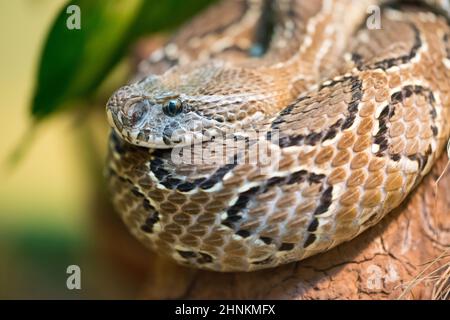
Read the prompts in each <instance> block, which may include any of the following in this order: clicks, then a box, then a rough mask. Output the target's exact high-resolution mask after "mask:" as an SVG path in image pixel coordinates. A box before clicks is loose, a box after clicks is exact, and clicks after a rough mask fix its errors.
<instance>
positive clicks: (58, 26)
mask: <svg viewBox="0 0 450 320" xmlns="http://www.w3.org/2000/svg"><path fill="white" fill-rule="evenodd" d="M212 1H213V0H164V1H161V0H105V1H92V0H76V1H75V0H74V1H69V2H68V3H67V5H65V6H63V7H62V8H61V11H60V12H59V14H58V16H57V17H56V19H55V20H54V23H53V25H52V27H51V28H50V31H49V33H48V36H47V39H46V41H45V44H44V47H43V50H42V54H41V59H40V62H39V67H38V72H37V76H36V84H35V90H34V94H33V98H32V103H31V113H32V116H33V118H34V119H36V120H41V119H43V118H45V117H47V116H48V115H50V114H53V113H54V112H55V111H59V110H64V109H67V108H68V106H69V105H73V104H71V102H74V101H78V100H82V101H83V100H86V99H89V97H90V96H91V95H92V94H93V93H94V92H95V90H96V89H97V88H98V87H99V85H100V84H101V83H102V81H103V80H104V79H105V78H106V77H107V75H108V74H109V73H110V71H111V70H112V69H113V67H114V66H115V65H116V64H117V63H118V62H119V61H120V59H121V58H122V57H123V56H124V55H125V54H126V53H127V50H128V48H129V46H130V45H131V44H132V43H133V42H134V41H135V40H136V39H137V38H138V37H140V36H143V35H147V34H151V33H154V32H161V31H166V30H169V29H171V28H174V27H176V26H178V25H179V24H181V23H183V22H184V21H185V20H187V19H188V18H189V17H191V16H192V15H193V14H195V13H196V12H198V11H199V10H201V9H202V8H204V7H205V6H206V5H207V4H209V3H211V2H212ZM71 5H77V6H78V7H79V8H80V12H81V28H80V29H79V30H78V29H73V30H71V29H69V28H68V27H67V25H66V22H67V19H68V18H69V17H70V16H71V15H72V14H73V13H72V12H69V13H68V12H67V11H66V10H67V8H68V7H69V6H71Z"/></svg>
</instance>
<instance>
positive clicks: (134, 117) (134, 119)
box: [123, 100, 150, 128]
mask: <svg viewBox="0 0 450 320" xmlns="http://www.w3.org/2000/svg"><path fill="white" fill-rule="evenodd" d="M149 110H150V103H149V101H148V100H141V101H138V102H136V103H133V104H131V105H130V106H129V107H128V109H126V110H125V117H124V119H123V121H124V125H125V126H127V127H131V128H136V127H139V126H140V125H141V124H142V123H143V122H144V120H145V116H146V115H147V114H148V112H149Z"/></svg>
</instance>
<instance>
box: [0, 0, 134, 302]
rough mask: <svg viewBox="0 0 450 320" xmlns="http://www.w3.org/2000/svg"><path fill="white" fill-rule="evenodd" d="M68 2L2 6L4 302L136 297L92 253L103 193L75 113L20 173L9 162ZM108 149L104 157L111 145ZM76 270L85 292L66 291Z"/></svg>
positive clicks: (47, 133) (44, 137) (40, 143)
mask: <svg viewBox="0 0 450 320" xmlns="http://www.w3.org/2000/svg"><path fill="white" fill-rule="evenodd" d="M64 3H65V1H62V0H20V1H6V0H0V43H1V50H0V52H1V59H0V70H1V71H0V88H1V99H0V101H1V106H0V133H1V139H0V181H1V183H0V298H116V297H118V298H124V297H125V298H127V297H129V296H128V294H129V292H127V291H126V290H124V288H123V286H122V285H121V284H120V280H118V279H115V278H112V277H114V275H111V273H112V271H111V270H109V267H108V264H107V263H106V262H103V263H104V264H103V265H102V262H101V261H100V262H98V261H95V257H96V255H95V252H92V248H91V247H90V244H91V241H92V239H91V238H92V235H91V233H92V232H91V230H90V224H89V220H90V216H89V215H90V211H89V208H90V207H92V200H93V199H92V198H93V196H95V186H94V185H93V183H92V177H90V176H89V175H90V174H91V173H92V172H91V171H89V169H88V168H87V165H86V160H85V156H86V155H85V154H83V153H86V150H85V149H83V147H82V141H81V140H82V134H80V130H79V125H78V124H77V123H76V121H74V116H73V114H58V115H56V116H53V117H51V118H50V119H48V120H46V121H45V122H44V123H43V124H42V125H41V126H40V127H39V129H38V130H37V132H36V133H35V135H34V139H33V140H32V143H31V144H30V147H29V148H28V150H27V152H26V153H25V155H24V157H23V159H22V160H21V161H20V162H19V163H18V164H17V165H15V166H12V167H11V166H10V165H9V164H8V161H7V159H8V157H9V156H10V155H11V153H12V152H13V151H14V150H15V149H16V148H17V146H18V145H19V144H20V143H22V142H23V139H28V136H27V135H30V133H31V130H30V128H31V118H30V112H29V109H30V106H29V101H30V99H31V94H32V90H33V87H34V77H35V73H36V70H37V65H38V60H39V56H40V51H41V47H42V45H43V41H44V40H45V36H46V33H47V31H48V29H49V28H50V26H51V23H52V21H53V19H54V18H55V15H56V14H57V12H58V11H59V10H61V8H62V6H63V5H64ZM55 90H57V88H55ZM102 121H103V119H99V122H102ZM101 130H104V128H103V129H101ZM105 133H106V130H105ZM105 136H106V134H105ZM105 139H106V137H105ZM105 141H106V140H105ZM99 145H101V144H99ZM100 149H101V150H98V151H99V152H100V154H101V155H104V151H105V150H104V149H106V144H103V145H101V147H100ZM83 159H84V161H83ZM99 174H101V172H99ZM91 211H92V209H91ZM93 257H94V259H92V258H93ZM70 264H76V265H80V267H81V270H82V275H83V277H82V290H81V291H78V292H75V291H69V290H67V288H66V282H65V281H66V278H67V276H68V275H67V274H66V267H67V266H68V265H70ZM84 279H87V280H86V281H84Z"/></svg>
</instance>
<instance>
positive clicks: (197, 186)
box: [107, 0, 450, 271]
mask: <svg viewBox="0 0 450 320" xmlns="http://www.w3.org/2000/svg"><path fill="white" fill-rule="evenodd" d="M372 3H375V1H356V2H353V1H351V0H348V1H346V0H342V1H323V3H322V2H321V1H317V2H312V1H280V2H279V3H278V7H277V8H278V9H277V10H276V12H277V13H278V15H279V16H280V20H281V22H280V24H277V25H276V27H275V34H274V37H273V39H272V42H271V44H270V47H269V49H268V51H267V53H266V54H265V55H264V56H263V57H260V58H248V57H245V54H244V52H243V51H242V50H241V49H242V48H244V49H245V50H247V49H248V48H250V47H251V46H250V45H249V43H251V41H255V40H254V39H251V35H252V34H255V33H257V31H258V30H259V28H261V26H258V21H261V19H260V18H257V17H258V14H257V12H259V11H261V8H264V5H263V4H261V3H260V2H258V1H253V2H252V4H251V5H246V6H245V5H242V4H241V2H238V3H237V4H236V3H233V4H226V5H224V4H222V6H225V7H227V6H230V8H235V9H236V8H238V7H240V8H241V9H240V10H244V9H245V10H246V11H242V12H241V14H239V13H238V12H236V13H233V14H231V13H230V14H224V15H223V17H222V18H220V17H218V18H217V20H219V21H216V22H215V23H217V24H216V25H215V24H213V23H212V24H206V26H207V27H206V29H205V30H195V29H193V28H186V29H182V30H186V31H181V32H180V34H179V35H178V36H175V37H174V39H173V40H172V41H171V42H170V43H169V44H168V47H169V49H170V50H169V53H171V54H172V58H173V60H177V59H178V60H177V61H176V62H174V63H175V64H179V66H176V67H173V68H171V69H170V70H169V71H166V72H163V70H164V69H165V68H168V67H170V63H169V65H167V64H168V61H169V60H168V58H167V57H166V54H164V53H161V52H159V53H158V52H157V53H155V54H154V55H153V56H152V57H150V59H149V61H150V62H143V68H142V69H141V74H140V76H141V77H143V76H144V78H143V80H142V81H139V82H136V83H132V84H130V85H128V86H126V87H124V88H121V89H119V90H118V91H117V92H116V93H115V94H114V95H113V97H112V98H111V99H110V101H109V102H108V105H107V114H108V118H109V121H110V123H111V126H112V127H113V128H114V132H113V134H112V136H111V140H110V156H109V161H108V170H107V171H108V179H109V183H110V186H111V190H112V195H113V200H114V203H115V206H116V208H117V210H118V212H119V213H120V214H121V216H122V218H123V220H124V222H125V223H126V225H127V226H128V227H129V229H130V230H131V232H132V233H133V234H134V235H135V236H136V237H137V238H138V239H139V240H140V241H142V242H143V243H144V244H146V245H147V246H148V247H149V248H151V249H153V250H156V251H157V252H159V253H161V254H164V255H167V256H171V257H172V258H173V259H175V260H176V261H178V262H179V263H182V264H184V265H188V266H194V267H198V268H203V269H210V270H216V271H252V270H257V269H262V268H269V267H274V266H277V265H279V264H283V263H288V262H291V261H298V260H301V259H304V258H306V257H308V256H311V255H313V254H317V253H320V252H323V251H325V250H328V249H330V248H332V247H334V246H336V245H338V244H340V243H342V242H343V241H348V240H350V239H353V238H354V237H356V236H357V235H358V234H360V233H361V232H362V231H364V230H365V229H367V228H369V227H370V226H373V225H374V224H376V223H377V222H378V221H379V220H380V219H382V218H383V217H384V216H385V215H386V214H387V213H388V212H390V211H391V210H392V209H393V208H395V207H397V206H398V205H399V204H400V203H401V202H402V201H403V200H404V199H405V197H406V196H407V195H408V194H409V192H410V191H411V190H412V189H413V188H414V187H415V186H416V185H417V184H418V183H419V182H420V180H421V179H422V177H423V176H424V175H425V174H426V173H427V172H428V171H429V170H430V168H431V167H432V165H433V163H434V161H435V159H436V158H437V157H438V156H439V155H440V154H441V152H442V150H443V148H444V145H445V143H446V141H447V139H448V138H449V135H450V125H449V124H448V120H449V119H450V77H449V75H448V74H449V68H450V44H449V37H450V28H449V26H448V25H447V22H446V20H445V19H444V18H442V17H438V16H436V15H435V14H433V13H430V12H426V11H425V9H419V8H412V7H411V8H407V7H402V8H401V11H397V10H393V9H390V8H387V9H386V10H384V11H383V13H382V27H383V29H382V30H368V29H366V28H365V27H363V28H360V30H359V31H358V26H359V25H360V24H361V22H362V21H363V19H364V17H365V12H366V8H367V6H368V5H369V4H372ZM213 10H214V9H213ZM230 10H231V9H230ZM252 10H253V11H252ZM263 11H264V10H263ZM213 12H214V11H213ZM343 13H346V14H345V15H344V14H343ZM212 16H213V15H212V14H211V13H208V12H207V13H206V14H205V15H204V16H200V17H199V18H197V20H195V21H194V22H193V23H192V24H191V26H201V25H202V21H205V22H206V21H208V22H209V23H211V22H210V19H211V17H212ZM249 16H250V18H249ZM243 17H247V18H243ZM343 17H345V19H344V18H343ZM203 19H204V20H203ZM221 19H223V20H221ZM242 21H245V23H243V22H242ZM240 23H242V24H243V27H242V29H239V28H237V26H239V24H240ZM196 28H200V27H196ZM233 28H235V29H233ZM200 29H201V28H200ZM230 29H232V30H235V31H236V30H237V31H239V30H241V31H242V33H234V34H233V33H232V32H231V31H232V30H231V31H230ZM195 32H198V35H197V34H196V33H195ZM228 32H231V33H230V34H231V35H232V36H230V37H229V38H227V34H228ZM352 34H355V35H354V36H351V35H352ZM246 37H247V38H246ZM224 38H227V39H228V40H227V41H228V42H229V43H227V41H224V40H222V39H224ZM350 38H352V39H353V40H352V41H351V42H350V43H349V42H348V41H347V39H350ZM192 39H195V40H192ZM239 39H241V42H240V43H241V45H242V47H239V46H237V47H236V46H233V45H231V44H232V43H234V42H238V40H239ZM242 39H244V40H242ZM245 39H246V40H245ZM286 39H291V40H290V41H286ZM221 41H222V42H221ZM192 43H194V45H193V44H192ZM217 43H219V44H217ZM244 44H245V45H244ZM174 45H176V47H175V46H174ZM227 45H229V46H228V47H227ZM174 48H176V49H174ZM184 48H186V49H184ZM200 48H203V49H202V50H200ZM226 48H231V49H229V50H226ZM239 48H241V49H239ZM194 49H195V50H194ZM197 49H198V50H197ZM233 50H234V51H233ZM165 51H167V46H166V49H165ZM170 51H172V52H170ZM175 52H178V54H175ZM344 52H348V53H345V54H344ZM175 56H176V57H178V58H177V59H175ZM180 57H183V58H180ZM193 59H195V60H197V61H196V62H195V63H193V62H192V60H193ZM212 61H213V62H212ZM217 61H219V62H217ZM152 65H153V66H155V67H154V69H152V67H151V66H152ZM152 70H153V71H154V70H159V71H156V73H157V72H162V74H160V75H155V74H150V75H148V73H149V72H152ZM327 78H328V79H329V80H321V79H327ZM174 96H176V97H178V99H179V100H181V102H182V103H183V111H182V112H181V114H179V115H177V116H171V117H170V116H167V115H165V114H164V113H163V112H162V111H161V110H162V106H163V105H164V104H165V103H166V102H167V100H168V99H169V100H170V99H172V100H173V99H174V98H173V97H174ZM217 97H220V98H219V99H217ZM233 99H234V100H233ZM142 101H144V103H143V104H142ZM230 101H232V102H230ZM139 103H140V105H139V106H137V104H139ZM186 106H188V107H186ZM142 110H144V111H142ZM138 111H139V114H138V115H136V112H138ZM193 113H195V114H196V115H198V116H199V119H201V120H200V122H201V123H202V124H207V125H209V127H208V128H209V129H211V128H212V129H216V130H217V131H219V132H226V135H225V136H224V137H223V138H217V139H215V140H212V139H211V138H210V137H209V138H207V139H206V141H205V142H204V143H203V144H201V145H200V149H195V150H194V151H193V153H192V154H190V156H191V160H192V159H194V158H195V157H200V158H201V156H203V158H202V160H203V161H202V162H200V163H188V162H185V163H178V162H176V161H175V160H174V154H175V153H174V150H179V149H177V146H175V147H174V143H175V142H174V141H173V140H172V141H167V139H168V138H163V132H161V131H162V128H165V127H164V126H168V125H171V124H172V123H173V122H174V121H177V125H178V122H183V121H186V119H187V118H189V117H191V118H190V119H192V114H193ZM142 114H144V115H142ZM218 116H220V117H221V121H216V122H214V123H213V124H211V119H213V120H214V119H215V117H218ZM249 119H250V120H249ZM246 120H247V121H246ZM185 125H186V126H185V127H183V129H184V130H185V132H184V134H186V133H189V130H191V129H192V128H190V127H188V122H185ZM236 128H238V130H239V132H237V133H236V131H232V130H231V129H236ZM146 130H147V131H146ZM158 130H159V131H158ZM192 130H193V129H192ZM250 130H255V131H256V132H258V133H262V135H260V136H258V137H257V138H254V137H253V136H251V135H248V134H247V133H248V132H249V131H250ZM200 135H201V136H202V137H203V138H204V137H205V132H203V131H200ZM274 137H276V139H274ZM178 138H179V137H177V139H178ZM170 139H172V137H171V138H170ZM236 141H237V142H239V141H240V142H242V144H239V143H235V144H234V145H233V146H234V147H232V148H231V153H228V154H226V156H225V157H223V155H222V154H221V153H220V152H218V151H216V152H207V153H205V150H211V148H212V149H213V150H221V149H220V148H221V147H222V146H223V145H226V144H227V143H230V142H236ZM274 141H275V142H276V143H275V142H274ZM183 142H185V144H187V145H188V146H189V143H186V141H183ZM256 144H258V146H260V148H259V149H252V148H251V147H252V146H255V145H256ZM242 146H246V147H247V148H245V149H243V148H241V147H242ZM261 147H262V148H261ZM255 150H256V151H255ZM261 150H269V151H270V156H271V161H270V162H264V161H263V159H260V158H258V159H257V160H256V161H253V162H252V161H250V160H251V159H253V158H252V156H254V153H255V152H256V154H257V155H260V154H261ZM202 152H203V153H202ZM186 154H187V153H183V156H185V155H186ZM175 155H176V154H175ZM230 159H231V160H232V161H229V160H230ZM224 160H225V161H229V162H224Z"/></svg>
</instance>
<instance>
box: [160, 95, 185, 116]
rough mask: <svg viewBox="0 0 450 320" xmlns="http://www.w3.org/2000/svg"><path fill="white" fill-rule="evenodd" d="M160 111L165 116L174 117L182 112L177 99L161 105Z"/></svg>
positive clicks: (181, 105) (180, 104)
mask: <svg viewBox="0 0 450 320" xmlns="http://www.w3.org/2000/svg"><path fill="white" fill-rule="evenodd" d="M162 110H163V112H164V114H165V115H167V116H169V117H174V116H176V115H177V114H179V113H180V112H181V111H182V110H183V104H182V103H181V101H180V100H179V99H173V100H169V101H167V102H166V103H165V104H164V105H163V107H162Z"/></svg>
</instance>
